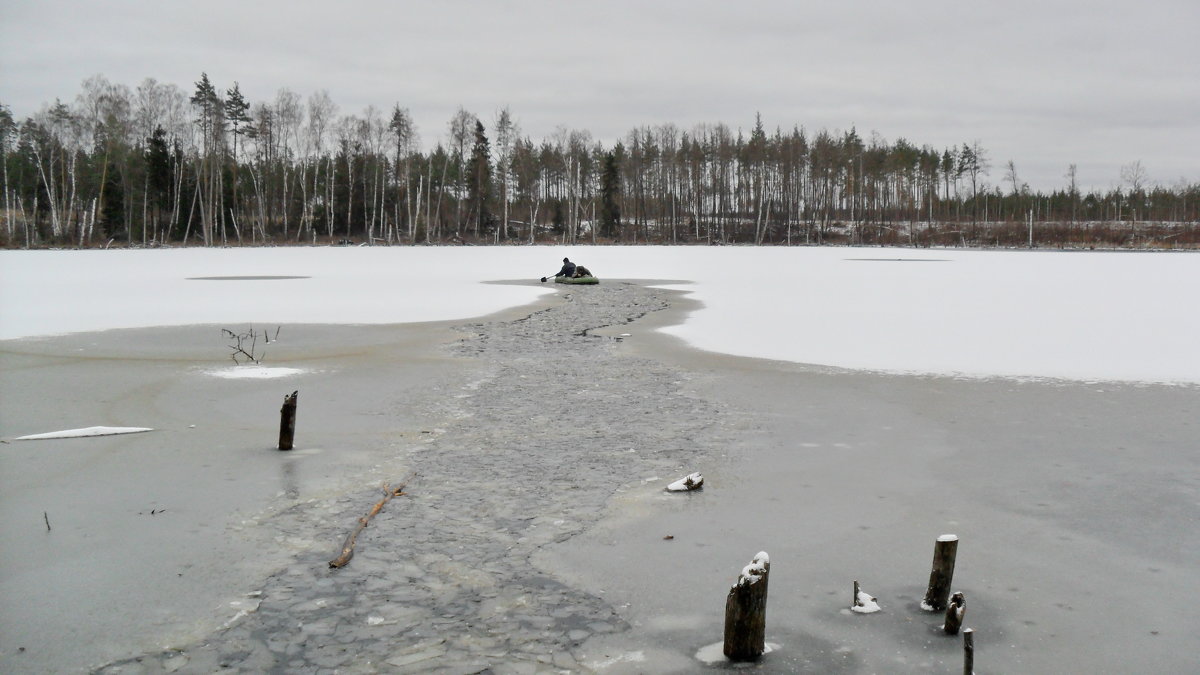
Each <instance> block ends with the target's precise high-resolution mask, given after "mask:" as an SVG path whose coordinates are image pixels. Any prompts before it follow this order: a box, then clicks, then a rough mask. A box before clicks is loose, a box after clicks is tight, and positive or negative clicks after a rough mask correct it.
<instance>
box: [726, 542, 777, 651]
mask: <svg viewBox="0 0 1200 675" xmlns="http://www.w3.org/2000/svg"><path fill="white" fill-rule="evenodd" d="M770 571H771V560H770V558H769V557H768V556H767V553H766V551H760V552H759V554H758V555H756V556H754V559H753V560H751V561H750V564H749V565H746V566H745V567H744V568H742V573H741V575H739V576H738V580H737V583H736V584H734V585H733V587H732V588H730V589H729V595H728V596H727V597H726V598H725V646H724V652H725V656H726V658H728V659H729V660H731V661H754V660H756V659H758V657H760V656H762V654H763V652H764V651H766V634H767V576H768V574H769V573H770Z"/></svg>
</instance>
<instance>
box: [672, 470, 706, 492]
mask: <svg viewBox="0 0 1200 675" xmlns="http://www.w3.org/2000/svg"><path fill="white" fill-rule="evenodd" d="M702 487H704V476H701V475H700V474H699V473H689V474H688V475H686V476H684V477H683V478H680V479H679V480H677V481H675V482H674V483H671V484H670V485H668V486H667V490H669V491H671V492H690V491H691V490H699V489H700V488H702Z"/></svg>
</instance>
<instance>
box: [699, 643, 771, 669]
mask: <svg viewBox="0 0 1200 675" xmlns="http://www.w3.org/2000/svg"><path fill="white" fill-rule="evenodd" d="M779 649H780V647H779V645H778V644H775V643H774V642H767V643H766V644H765V645H764V648H763V654H764V655H765V654H770V653H771V652H776V651H779ZM695 658H696V660H697V661H700V662H701V663H703V664H704V665H707V666H712V665H716V664H718V663H723V662H725V661H727V660H728V659H726V658H725V643H724V642H714V643H713V644H711V645H705V646H703V647H701V648H700V649H699V650H697V651H696V656H695Z"/></svg>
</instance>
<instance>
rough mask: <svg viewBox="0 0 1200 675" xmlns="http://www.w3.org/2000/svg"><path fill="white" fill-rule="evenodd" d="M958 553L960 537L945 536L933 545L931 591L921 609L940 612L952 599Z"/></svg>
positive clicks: (926, 594)
mask: <svg viewBox="0 0 1200 675" xmlns="http://www.w3.org/2000/svg"><path fill="white" fill-rule="evenodd" d="M957 553H958V535H955V534H943V535H942V536H940V537H938V538H937V542H936V543H935V544H934V545H933V569H932V570H931V571H930V572H929V589H928V590H926V591H925V600H924V601H922V602H921V609H923V610H925V611H927V612H940V611H942V610H944V609H946V601H947V600H949V599H950V582H952V581H953V580H954V557H955V555H957Z"/></svg>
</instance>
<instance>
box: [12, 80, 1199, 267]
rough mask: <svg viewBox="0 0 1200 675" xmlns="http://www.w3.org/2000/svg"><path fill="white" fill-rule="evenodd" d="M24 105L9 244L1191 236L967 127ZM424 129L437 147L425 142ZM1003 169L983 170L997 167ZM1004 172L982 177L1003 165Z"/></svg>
mask: <svg viewBox="0 0 1200 675" xmlns="http://www.w3.org/2000/svg"><path fill="white" fill-rule="evenodd" d="M81 89H82V91H81V92H80V93H79V94H78V95H77V96H76V97H75V99H74V101H73V102H72V103H63V102H61V101H57V100H56V101H55V102H54V104H52V105H51V104H47V105H45V106H44V107H43V109H42V110H41V111H39V112H38V113H37V114H35V115H33V116H31V117H29V118H27V119H24V120H21V121H18V120H16V119H14V117H13V115H12V114H11V111H10V109H9V108H8V107H7V106H4V105H3V104H0V151H2V152H3V169H4V172H3V180H4V201H3V209H4V213H3V215H4V217H3V221H4V224H3V226H0V237H2V238H3V244H4V245H6V246H9V247H38V246H84V247H86V246H107V245H136V246H160V245H178V244H187V245H205V246H224V245H236V244H264V243H276V244H282V243H288V242H297V243H370V244H419V243H449V242H455V243H509V242H512V243H518V242H531V243H532V242H540V241H557V242H561V243H567V244H571V243H697V242H699V243H754V244H833V243H838V244H847V243H849V244H895V245H924V246H928V245H946V246H1035V245H1036V246H1059V247H1096V246H1102V247H1195V246H1198V245H1200V228H1198V226H1197V225H1198V221H1200V184H1198V183H1191V184H1188V183H1183V182H1181V183H1179V184H1177V185H1174V186H1163V185H1154V184H1149V183H1148V181H1147V178H1146V170H1145V168H1144V167H1142V165H1141V163H1140V162H1133V163H1131V164H1129V165H1126V166H1125V167H1124V168H1123V169H1122V171H1121V176H1120V184H1119V185H1120V186H1119V187H1113V188H1111V189H1110V190H1108V191H1106V192H1094V191H1092V192H1086V193H1084V192H1082V191H1081V190H1080V189H1079V187H1078V184H1077V182H1076V179H1075V175H1076V169H1075V166H1074V165H1068V166H1067V168H1066V173H1065V174H1064V177H1063V186H1062V187H1061V188H1060V189H1057V190H1054V191H1053V192H1050V193H1048V194H1047V193H1044V192H1038V191H1032V190H1031V189H1030V188H1029V186H1028V185H1027V184H1025V183H1024V182H1022V181H1021V180H1020V178H1019V175H1018V172H1017V167H1016V164H1015V163H1014V162H1013V161H1011V160H1010V161H1008V162H1007V163H1006V164H1005V165H1003V166H1001V167H999V168H997V167H995V166H993V164H992V162H991V161H990V159H989V157H988V152H987V150H986V149H985V148H984V147H983V146H982V145H981V144H980V143H979V142H978V141H975V142H966V143H963V144H962V145H961V146H958V147H950V148H941V149H937V148H933V147H931V146H929V145H922V146H918V145H916V144H914V143H912V142H909V141H907V140H905V139H899V140H896V141H894V142H887V141H885V140H884V139H882V138H880V137H878V136H873V137H871V138H869V139H864V138H862V137H861V136H860V135H859V134H858V132H857V131H856V130H855V129H853V128H852V129H851V130H850V131H845V132H842V131H836V132H830V131H827V130H824V129H822V130H819V131H816V132H811V133H810V132H808V131H806V130H805V129H804V128H802V127H800V126H793V127H792V128H790V129H783V128H780V127H776V128H774V129H768V127H767V126H766V125H765V124H764V123H763V121H762V119H761V117H757V118H756V119H755V120H754V123H753V125H752V126H751V127H750V130H749V131H748V132H743V131H742V130H741V129H740V128H738V129H735V128H731V127H729V126H727V125H725V124H723V123H713V124H701V125H698V126H695V127H694V128H691V129H681V128H678V127H677V126H675V125H672V124H663V125H658V126H645V127H639V128H636V129H632V130H630V131H629V132H628V134H627V135H626V136H625V137H624V138H623V139H621V140H620V141H619V142H615V143H613V144H612V145H610V146H606V145H605V144H604V143H601V142H598V141H596V140H595V139H593V138H592V136H591V134H590V133H589V132H588V131H586V130H576V129H567V128H559V129H557V130H556V131H555V132H554V133H553V134H552V135H551V136H550V137H548V138H542V139H536V140H535V139H532V138H530V137H528V136H525V135H522V133H521V131H520V128H519V126H518V124H517V121H516V119H515V118H514V117H513V115H512V114H511V113H510V111H509V110H508V109H507V108H505V109H503V110H500V111H499V112H498V113H497V114H496V115H494V117H493V118H492V119H488V120H486V121H485V120H484V119H482V118H480V117H478V116H477V115H475V114H473V113H471V112H468V111H466V110H464V109H462V108H459V109H458V111H457V112H456V113H455V114H454V115H453V117H452V118H451V119H450V121H449V123H448V125H447V129H446V131H445V133H444V134H438V138H437V140H436V141H435V142H432V143H429V144H425V147H424V148H423V145H422V143H421V142H420V139H419V136H418V130H417V129H416V127H415V125H414V123H413V120H412V117H411V115H410V114H409V112H408V110H407V109H405V108H403V107H401V106H399V105H396V106H394V107H393V108H392V109H391V110H390V111H382V110H379V109H377V108H375V107H373V106H371V107H368V108H367V109H366V110H364V111H363V112H362V113H361V114H350V115H343V114H339V109H338V106H337V104H335V103H334V102H333V100H332V99H331V98H330V97H329V94H328V93H327V92H325V91H320V92H317V93H315V94H312V95H310V96H309V97H308V98H307V99H304V98H302V97H301V96H300V95H298V94H296V93H295V92H292V91H289V90H286V89H283V90H280V91H279V92H278V93H276V95H275V96H274V98H273V99H272V100H269V101H263V102H258V103H251V102H250V101H249V100H247V98H246V97H245V95H244V94H243V93H242V92H241V90H240V88H239V86H238V84H237V83H236V82H235V83H234V84H233V85H232V86H231V87H229V88H228V89H225V90H221V89H218V88H217V86H216V85H215V84H213V83H212V82H211V81H210V80H209V78H208V76H207V74H202V75H201V77H200V79H199V81H198V82H196V83H195V87H194V90H191V91H185V90H183V89H180V88H179V87H178V86H176V85H173V84H164V83H160V82H157V81H155V80H153V79H147V80H145V81H143V82H142V83H141V84H140V85H138V86H137V87H136V88H133V89H131V88H130V87H128V86H126V85H123V84H115V83H112V82H109V81H108V80H107V79H105V78H104V77H103V76H99V75H97V76H93V77H91V78H89V79H87V80H85V81H84V82H83V85H82V87H81ZM425 148H429V149H425ZM993 172H995V173H993ZM997 174H998V175H1001V176H1002V177H1001V178H999V179H996V178H995V176H996V175H997Z"/></svg>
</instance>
